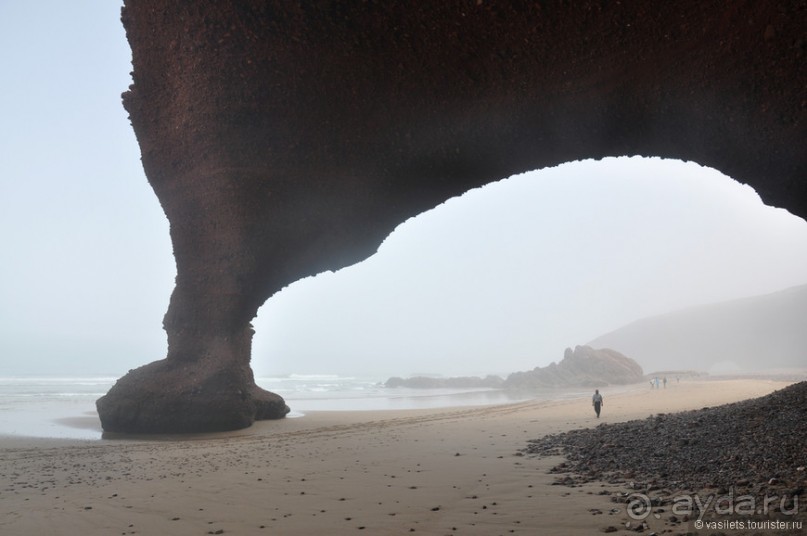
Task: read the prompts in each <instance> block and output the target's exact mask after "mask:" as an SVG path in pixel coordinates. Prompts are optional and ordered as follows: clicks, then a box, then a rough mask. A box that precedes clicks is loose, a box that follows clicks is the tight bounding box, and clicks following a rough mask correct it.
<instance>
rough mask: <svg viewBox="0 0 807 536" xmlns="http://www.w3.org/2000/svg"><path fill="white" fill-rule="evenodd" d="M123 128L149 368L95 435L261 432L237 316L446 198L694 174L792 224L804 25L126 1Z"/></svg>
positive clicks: (266, 414) (111, 397)
mask: <svg viewBox="0 0 807 536" xmlns="http://www.w3.org/2000/svg"><path fill="white" fill-rule="evenodd" d="M122 20H123V23H124V26H125V27H126V30H127V36H128V39H129V42H130V44H131V47H132V56H133V65H134V71H133V81H134V83H133V85H132V87H131V88H130V90H129V91H128V92H127V93H125V94H124V104H125V106H126V109H127V110H128V111H129V114H130V117H131V121H132V125H133V127H134V130H135V133H136V134H137V138H138V142H139V144H140V147H141V152H142V160H143V166H144V168H145V171H146V175H147V177H148V179H149V182H150V183H151V185H152V187H153V188H154V191H155V192H156V194H157V196H158V198H159V200H160V202H161V204H162V206H163V209H164V210H165V213H166V215H167V217H168V219H169V222H170V226H171V238H172V242H173V245H174V255H175V258H176V262H177V281H176V288H175V290H174V292H173V295H172V297H171V303H170V305H169V309H168V312H167V313H166V316H165V320H164V326H165V329H166V332H167V333H168V355H167V357H166V359H164V360H161V361H157V362H155V363H151V364H150V365H146V366H145V367H141V368H139V369H136V370H134V371H130V373H129V374H127V375H126V376H124V377H123V378H122V379H121V380H119V381H118V383H117V384H116V385H115V386H114V387H113V388H112V390H110V392H109V393H108V394H107V395H106V396H105V397H103V398H101V399H100V400H99V401H98V404H97V405H98V410H99V415H100V417H101V421H102V424H103V426H104V429H105V430H107V431H126V432H169V431H172V432H175V431H206V430H224V429H233V428H239V427H244V426H248V425H249V424H250V423H251V422H253V420H254V419H256V418H257V419H261V418H278V417H282V416H283V415H285V413H286V411H287V408H286V406H285V403H284V402H283V400H282V399H281V398H280V397H278V396H276V395H272V394H271V393H266V392H264V391H262V390H260V389H259V388H257V387H256V386H255V384H254V379H253V376H252V371H251V369H250V365H249V360H250V344H251V338H252V329H251V326H250V324H249V322H250V321H251V319H252V318H253V317H254V316H255V314H256V312H257V310H258V307H260V305H261V304H262V303H263V302H264V301H265V300H266V299H267V298H268V297H269V296H271V295H272V294H273V293H274V292H276V291H278V290H279V289H281V288H282V287H283V286H285V285H287V284H289V283H291V282H293V281H295V280H297V279H300V278H302V277H305V276H308V275H312V274H316V273H318V272H321V271H324V270H335V269H339V268H341V267H344V266H347V265H350V264H353V263H356V262H359V261H361V260H363V259H365V258H366V257H368V256H369V255H371V254H372V253H373V252H374V251H375V250H376V248H377V247H378V245H379V244H380V243H381V241H382V240H383V239H384V237H385V236H387V235H388V234H389V233H390V232H391V231H392V229H393V228H394V227H395V226H396V225H397V224H399V223H400V222H402V221H404V220H405V219H407V218H408V217H411V216H413V215H416V214H418V213H420V212H422V211H424V210H427V209H429V208H432V207H434V206H436V205H437V204H439V203H441V202H443V201H445V200H446V199H447V198H449V197H452V196H456V195H459V194H461V193H463V192H465V191H467V190H468V189H470V188H473V187H477V186H480V185H482V184H484V183H486V182H489V181H491V180H497V179H499V178H502V177H505V176H509V175H512V174H515V173H519V172H523V171H527V170H531V169H538V168H542V167H546V166H551V165H556V164H559V163H562V162H566V161H570V160H577V159H583V158H602V157H605V156H621V155H646V156H661V157H666V158H678V159H683V160H694V161H697V162H698V163H700V164H702V165H707V166H710V167H713V168H716V169H718V170H720V171H722V172H723V173H725V174H727V175H730V176H732V177H735V178H737V179H738V180H741V181H744V182H746V183H748V184H750V185H751V186H752V187H754V188H755V189H756V190H757V192H759V193H760V195H761V196H762V197H763V199H764V200H765V201H766V202H768V203H769V204H774V205H777V206H781V207H785V208H788V209H789V210H790V211H791V212H793V213H794V214H797V215H800V216H802V217H805V215H807V182H806V181H805V175H806V174H807V152H805V150H804V147H805V139H806V138H807V136H805V113H806V112H805V110H807V102H805V100H804V98H805V97H804V89H805V87H807V75H805V67H804V65H805V59H804V48H805V42H804V33H803V28H804V23H805V10H804V4H803V2H802V1H800V0H791V1H789V2H788V1H786V2H754V1H747V2H731V3H727V4H722V3H715V2H699V1H691V0H690V1H681V2H653V3H650V2H642V1H639V0H635V1H625V0H623V1H621V2H617V1H611V0H596V1H595V0H589V1H580V2H541V1H539V2H525V1H516V0H510V1H492V0H475V1H467V0H462V1H460V0H453V1H441V2H419V3H411V4H409V3H403V2H372V1H370V2H360V1H355V2H342V1H340V0H331V1H325V0H322V1H318V2H300V3H293V2H285V1H275V2H271V1H259V0H251V1H239V2H217V1H213V0H199V1H196V2H188V3H185V2H174V1H169V0H150V1H148V2H146V1H145V0H127V1H126V2H125V7H124V10H123V17H122Z"/></svg>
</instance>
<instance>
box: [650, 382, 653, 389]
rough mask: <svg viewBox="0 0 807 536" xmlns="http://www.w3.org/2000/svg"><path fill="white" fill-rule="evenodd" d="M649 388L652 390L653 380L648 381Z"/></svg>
mask: <svg viewBox="0 0 807 536" xmlns="http://www.w3.org/2000/svg"><path fill="white" fill-rule="evenodd" d="M650 388H651V389H652V388H653V380H650Z"/></svg>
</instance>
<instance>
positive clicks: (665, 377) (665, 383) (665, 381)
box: [664, 376, 667, 389]
mask: <svg viewBox="0 0 807 536" xmlns="http://www.w3.org/2000/svg"><path fill="white" fill-rule="evenodd" d="M664 388H665V389H666V388H667V376H664Z"/></svg>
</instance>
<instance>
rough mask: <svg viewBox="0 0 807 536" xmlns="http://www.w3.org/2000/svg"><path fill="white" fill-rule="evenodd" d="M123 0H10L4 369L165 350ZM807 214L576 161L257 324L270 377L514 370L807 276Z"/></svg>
mask: <svg viewBox="0 0 807 536" xmlns="http://www.w3.org/2000/svg"><path fill="white" fill-rule="evenodd" d="M119 10H120V6H119V5H117V3H116V2H110V1H108V0H88V1H83V2H58V1H46V2H36V3H33V2H0V50H2V51H3V52H2V56H0V83H2V88H3V90H2V98H0V117H2V118H3V121H2V124H0V229H2V234H0V240H2V250H3V259H2V261H3V262H2V263H0V376H5V375H10V374H40V373H55V374H64V373H70V372H72V373H75V374H113V375H117V374H121V373H123V372H125V371H126V370H128V369H129V368H132V367H135V366H138V365H141V364H145V363H147V362H149V361H152V360H155V359H160V358H162V357H164V355H165V334H164V332H163V331H162V327H161V323H162V316H163V314H164V312H165V309H166V307H167V304H168V298H169V295H170V292H171V288H172V287H173V278H174V263H173V258H172V256H171V245H170V241H169V238H168V223H167V221H166V219H165V217H164V215H163V213H162V211H161V209H160V206H159V204H158V202H157V199H156V197H155V196H154V194H153V192H152V191H151V189H150V187H149V185H148V183H147V182H146V179H145V176H144V174H143V170H142V167H141V165H140V161H139V150H138V147H137V144H136V141H135V137H134V134H133V132H132V130H131V127H130V125H129V122H128V119H127V117H126V113H125V111H124V110H123V108H122V106H121V104H120V93H121V92H122V91H124V90H125V89H126V88H127V86H128V85H129V83H130V77H129V71H130V70H131V65H130V52H129V48H128V45H127V43H126V40H125V36H124V32H123V29H122V28H121V25H120V22H119ZM805 274H807V223H806V222H804V221H803V220H800V219H798V218H795V217H793V216H791V215H789V214H788V213H787V212H785V211H783V210H779V209H774V208H770V207H764V206H763V205H762V204H761V203H760V201H759V198H758V197H757V196H756V194H755V193H754V192H753V191H752V190H751V189H750V188H747V187H744V186H741V185H740V184H738V183H736V182H734V181H731V180H729V179H727V178H726V177H723V176H722V175H720V174H719V173H717V172H716V171H714V170H709V169H705V168H701V167H700V166H698V165H696V164H692V163H688V164H685V163H682V162H662V161H660V160H658V159H619V160H615V159H611V160H609V161H606V162H604V163H593V162H582V163H574V164H567V165H564V166H560V167H558V168H553V169H551V170H545V171H543V172H541V173H533V174H525V175H522V176H518V177H515V178H512V179H509V180H506V181H501V182H498V183H494V184H490V185H488V186H486V187H485V188H482V189H479V190H475V191H473V192H469V193H468V194H466V195H465V196H463V197H462V198H459V199H454V200H451V201H449V202H448V203H446V204H445V205H443V206H441V207H439V208H438V209H436V210H433V211H430V212H428V213H426V214H424V215H421V216H420V217H418V218H416V219H413V220H410V221H408V222H406V223H404V224H402V225H401V226H400V227H399V228H398V230H397V231H396V232H395V233H393V234H392V235H391V236H390V237H389V238H388V239H387V241H386V242H385V243H384V245H383V246H382V247H381V249H380V251H379V253H378V254H377V255H376V256H375V257H373V258H372V259H370V260H368V261H366V262H365V263H362V264H360V265H357V266H355V267H352V268H348V269H345V270H342V271H340V272H339V273H337V274H331V273H328V274H321V275H320V276H317V277H316V278H309V279H306V280H304V281H301V282H298V283H296V284H294V285H292V286H290V287H288V288H287V289H285V290H284V291H282V292H281V293H280V294H278V295H277V296H275V297H274V298H273V299H271V300H270V301H269V302H268V303H267V304H266V305H265V306H264V307H263V308H262V310H261V313H260V315H259V317H258V319H256V321H255V327H256V329H257V335H256V339H255V347H254V352H253V365H254V367H255V369H256V372H257V373H258V374H284V373H341V374H353V375H367V374H369V375H379V376H387V375H409V374H412V373H419V372H426V373H444V374H486V373H507V372H511V371H514V370H523V369H528V368H533V367H534V366H536V365H544V364H547V363H548V362H550V361H552V360H557V359H559V358H560V357H561V356H562V352H563V348H564V347H566V346H574V345H576V344H583V343H585V342H586V341H587V340H589V339H593V338H594V337H596V336H599V335H601V334H602V333H604V332H606V331H610V330H612V329H615V328H618V327H620V326H622V325H623V324H625V323H628V322H631V321H633V320H636V319H637V318H641V317H643V316H646V315H650V314H658V313H664V312H667V311H670V310H674V309H677V308H681V307H686V306H690V305H695V304H701V303H708V302H712V301H718V300H724V299H731V298H736V297H741V296H748V295H753V294H758V293H764V292H770V291H775V290H779V289H782V288H786V287H788V286H793V285H798V284H803V283H807V275H805Z"/></svg>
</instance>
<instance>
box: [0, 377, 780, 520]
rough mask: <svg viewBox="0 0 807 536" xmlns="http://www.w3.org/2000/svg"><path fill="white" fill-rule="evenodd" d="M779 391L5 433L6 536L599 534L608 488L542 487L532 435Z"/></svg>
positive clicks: (547, 479) (734, 388) (631, 394)
mask: <svg viewBox="0 0 807 536" xmlns="http://www.w3.org/2000/svg"><path fill="white" fill-rule="evenodd" d="M785 385H787V383H784V382H775V381H769V380H750V379H749V380H727V381H702V382H683V383H680V384H676V383H672V384H671V385H670V386H668V388H667V389H666V390H665V389H661V390H650V388H649V385H648V386H644V385H642V386H637V387H636V388H635V389H633V390H629V391H627V392H622V393H618V394H610V395H609V390H608V389H604V390H603V394H604V396H605V405H604V408H603V415H602V418H601V419H600V420H599V421H598V420H597V419H596V418H594V412H593V410H592V408H591V404H590V401H589V400H588V399H586V400H564V401H558V402H523V403H518V404H511V405H505V406H493V407H480V408H462V409H457V408H454V409H435V410H413V411H403V412H399V411H395V412H361V411H357V412H319V413H312V414H308V415H306V416H305V417H303V418H297V419H285V420H282V421H273V422H262V423H259V424H257V425H255V426H253V427H252V428H250V429H248V430H245V431H241V432H238V433H232V434H221V435H209V436H204V437H199V436H197V437H195V438H192V439H188V438H173V439H161V440H153V439H152V440H149V439H144V438H138V439H128V440H103V441H84V442H81V441H61V440H43V439H22V438H9V437H6V438H0V534H2V535H4V536H6V535H7V536H16V535H32V536H39V535H61V534H64V535H77V534H83V535H105V536H106V535H113V534H144V535H205V534H241V535H251V534H256V535H260V534H267V535H273V536H274V535H306V536H311V535H320V534H321V535H334V534H373V535H375V534H390V535H399V534H429V535H453V534H457V535H465V534H469V535H484V536H491V535H497V534H501V535H508V534H530V535H532V534H563V535H576V534H581V535H582V534H587V535H588V534H597V533H602V530H603V529H604V528H605V527H607V526H609V525H613V526H616V527H620V526H624V525H623V523H624V520H623V518H624V517H625V516H624V515H622V514H620V513H614V514H609V510H610V509H612V508H613V507H614V504H613V503H611V501H610V499H609V498H608V497H607V496H603V495H598V494H597V493H598V491H599V490H601V489H602V485H601V484H597V483H594V484H590V485H587V486H584V487H579V488H568V487H563V486H553V485H551V483H552V482H553V481H554V480H555V478H556V475H549V474H547V471H548V469H549V468H550V467H551V466H553V465H555V464H557V463H558V462H559V461H560V458H546V459H536V458H529V457H523V456H519V455H517V452H518V451H519V449H522V448H524V447H525V446H526V442H527V440H528V439H530V438H535V437H539V436H541V435H544V434H548V433H554V432H559V431H565V430H569V429H573V428H581V427H588V426H594V425H596V424H598V423H599V422H616V421H625V420H630V419H636V418H645V417H647V416H648V415H650V414H655V413H660V412H665V413H666V412H672V411H680V410H685V409H694V408H700V407H703V406H714V405H718V404H723V403H728V402H735V401H738V400H742V399H746V398H752V397H757V396H762V395H765V394H768V393H770V392H772V391H774V390H776V389H780V388H782V387H784V386H785ZM597 511H599V512H604V513H602V514H597V515H594V514H593V513H592V512H594V513H596V512H597ZM621 524H622V525H621ZM619 533H621V534H628V532H626V531H625V529H620V530H619Z"/></svg>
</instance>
